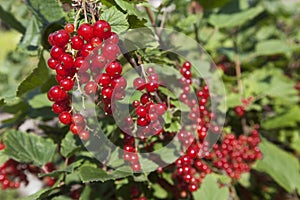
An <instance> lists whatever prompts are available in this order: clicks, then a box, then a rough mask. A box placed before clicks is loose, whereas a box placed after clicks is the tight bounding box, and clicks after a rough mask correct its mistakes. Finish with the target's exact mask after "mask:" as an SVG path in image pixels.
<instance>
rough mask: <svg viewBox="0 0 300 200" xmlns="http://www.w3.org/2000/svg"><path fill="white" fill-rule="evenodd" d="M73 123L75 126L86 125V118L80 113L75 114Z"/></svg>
mask: <svg viewBox="0 0 300 200" xmlns="http://www.w3.org/2000/svg"><path fill="white" fill-rule="evenodd" d="M72 123H73V124H75V125H84V124H85V120H84V117H83V116H82V115H81V114H79V113H77V114H74V115H73V116H72Z"/></svg>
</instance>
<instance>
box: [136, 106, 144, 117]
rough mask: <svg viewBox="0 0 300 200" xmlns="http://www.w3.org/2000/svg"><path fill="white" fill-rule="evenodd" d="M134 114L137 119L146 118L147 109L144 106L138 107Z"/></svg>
mask: <svg viewBox="0 0 300 200" xmlns="http://www.w3.org/2000/svg"><path fill="white" fill-rule="evenodd" d="M135 112H136V114H137V115H138V116H139V117H146V115H147V109H146V107H145V106H138V107H137V108H136V110H135Z"/></svg>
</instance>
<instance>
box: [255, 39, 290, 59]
mask: <svg viewBox="0 0 300 200" xmlns="http://www.w3.org/2000/svg"><path fill="white" fill-rule="evenodd" d="M255 51H256V54H257V55H258V56H266V55H275V54H285V53H289V52H291V51H292V49H291V48H290V46H289V45H288V44H287V43H286V42H284V41H282V40H279V39H273V40H266V41H262V42H259V43H257V44H256V46H255Z"/></svg>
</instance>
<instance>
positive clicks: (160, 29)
mask: <svg viewBox="0 0 300 200" xmlns="http://www.w3.org/2000/svg"><path fill="white" fill-rule="evenodd" d="M167 14H168V12H167V11H166V10H165V11H164V13H163V16H162V19H161V22H160V26H159V31H158V37H160V36H161V33H162V31H163V28H164V25H165V21H166V18H167Z"/></svg>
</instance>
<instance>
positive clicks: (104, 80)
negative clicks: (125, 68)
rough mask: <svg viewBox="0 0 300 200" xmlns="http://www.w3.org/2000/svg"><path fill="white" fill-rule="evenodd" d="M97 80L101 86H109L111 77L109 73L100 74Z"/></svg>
mask: <svg viewBox="0 0 300 200" xmlns="http://www.w3.org/2000/svg"><path fill="white" fill-rule="evenodd" d="M97 80H98V84H99V85H101V86H108V85H109V84H110V83H111V78H110V76H109V75H108V74H107V73H103V74H100V75H99V77H98V79H97Z"/></svg>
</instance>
